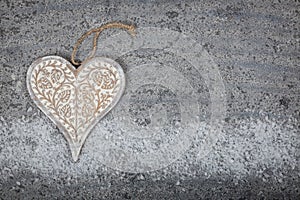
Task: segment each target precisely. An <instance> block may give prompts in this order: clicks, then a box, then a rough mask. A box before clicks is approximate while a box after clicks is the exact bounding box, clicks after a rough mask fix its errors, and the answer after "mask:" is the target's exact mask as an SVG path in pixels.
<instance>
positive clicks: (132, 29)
mask: <svg viewBox="0 0 300 200" xmlns="http://www.w3.org/2000/svg"><path fill="white" fill-rule="evenodd" d="M109 28H121V29H125V30H127V31H128V32H129V33H130V34H131V35H132V36H135V34H136V33H135V27H134V25H127V24H123V23H120V22H112V23H108V24H105V25H102V26H100V27H98V28H94V29H91V30H89V31H88V32H86V33H85V34H83V35H82V36H81V37H80V38H79V39H78V40H77V42H76V44H75V45H74V47H73V52H72V56H71V62H72V63H73V65H80V64H81V63H79V62H76V61H75V56H76V52H77V50H78V47H79V45H80V44H81V43H82V42H83V41H84V40H85V39H86V38H87V37H88V36H89V35H91V34H93V33H95V36H94V39H93V49H92V51H91V53H90V56H89V57H88V58H87V59H90V58H92V57H94V55H95V53H96V50H97V41H98V38H99V35H100V33H101V32H102V31H104V30H105V29H109Z"/></svg>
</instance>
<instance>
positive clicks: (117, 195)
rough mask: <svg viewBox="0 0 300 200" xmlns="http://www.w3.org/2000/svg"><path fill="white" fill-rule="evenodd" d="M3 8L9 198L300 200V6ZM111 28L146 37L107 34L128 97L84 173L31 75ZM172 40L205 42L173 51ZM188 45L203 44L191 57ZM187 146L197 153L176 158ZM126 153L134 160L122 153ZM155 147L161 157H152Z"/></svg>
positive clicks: (1, 153)
mask: <svg viewBox="0 0 300 200" xmlns="http://www.w3.org/2000/svg"><path fill="white" fill-rule="evenodd" d="M0 5H1V12H0V14H1V53H0V58H1V67H0V77H1V79H0V80H1V81H0V83H1V85H0V91H1V96H0V124H1V127H0V174H1V177H0V199H65V198H67V197H68V198H70V199H93V198H95V199H299V198H300V169H299V164H300V163H299V156H300V151H299V150H300V138H299V117H300V110H299V103H300V98H299V96H300V93H299V92H300V89H299V88H300V68H299V55H300V54H299V53H300V52H299V41H300V34H299V8H300V3H299V1H266V2H263V1H254V0H251V1H236V0H234V1H215V2H213V1H196V2H194V1H182V2H181V1H172V2H171V1H128V2H125V1H120V2H118V1H102V2H101V1H93V0H86V1H78V0H75V1H71V0H66V1H50V0H47V1H34V0H32V1H26V0H21V1H9V0H6V1H5V0H1V3H0ZM110 21H122V22H125V23H129V24H130V23H133V24H135V25H136V26H137V32H138V35H137V37H136V38H130V37H129V36H128V35H126V33H124V32H122V31H120V30H108V31H106V32H105V33H103V35H102V36H101V37H100V41H99V48H98V51H97V55H98V56H106V57H110V58H113V59H115V60H117V61H118V62H119V63H120V64H121V66H122V67H123V68H124V71H125V74H126V77H127V79H128V87H127V91H125V94H124V98H123V99H122V100H121V101H120V104H118V105H117V107H116V108H115V109H114V110H113V111H112V113H110V114H108V115H107V116H106V117H105V118H104V119H103V120H101V121H100V122H99V124H98V125H97V126H96V127H95V129H94V131H92V132H91V134H90V136H89V137H88V139H87V141H86V145H85V146H84V147H83V150H82V153H81V155H80V158H79V162H77V163H74V162H72V159H71V155H70V152H69V149H68V146H67V142H66V140H65V139H64V138H63V135H62V134H61V133H60V132H59V130H58V129H57V128H56V127H55V125H54V124H53V123H52V122H51V121H50V120H49V119H48V118H47V117H46V116H45V115H44V114H43V113H42V112H41V111H40V110H39V109H38V108H37V107H36V106H35V105H34V103H33V101H32V100H31V99H30V97H29V94H28V92H27V89H26V84H25V80H26V72H27V69H28V67H29V66H30V64H31V63H32V62H33V61H34V60H35V59H37V58H39V57H42V56H46V55H59V56H62V57H64V58H66V59H69V58H70V55H71V52H72V46H73V45H74V43H75V41H76V40H77V38H79V37H80V36H81V35H82V34H83V33H84V32H86V31H87V30H89V29H91V28H95V27H98V26H100V25H101V24H104V23H107V22H110ZM147 30H149V31H147ZM139 33H140V34H139ZM164 33H167V34H168V33H169V34H171V35H172V34H178V38H179V39H181V38H185V39H186V41H194V42H192V43H193V44H192V45H191V47H189V46H187V45H188V42H181V43H180V42H177V43H176V41H174V40H173V42H172V41H171V42H170V43H168V42H166V41H169V40H170V38H171V39H172V37H168V35H167V36H166V35H165V36H166V37H165V40H164V39H161V37H160V36H161V35H162V34H164ZM158 38H159V40H158ZM149 41H150V42H149ZM90 42H91V40H87V41H86V42H84V44H83V45H82V48H81V49H80V52H79V59H81V60H82V59H83V58H84V55H86V54H87V53H88V52H89V49H90V45H91V43H90ZM133 43H134V45H136V46H138V47H137V48H135V49H134V48H133V47H134V45H133ZM149 43H151V44H154V46H155V48H148V46H149ZM165 43H166V44H165ZM175 43H176V44H177V45H181V46H182V47H185V46H187V47H189V48H186V49H187V50H186V52H185V54H184V55H183V54H179V53H178V52H177V53H176V48H175V46H174V44H175ZM147 45H148V46H147ZM168 45H169V46H170V47H168ZM150 46H151V45H150ZM172 48H173V50H174V48H175V51H171V49H172ZM178 48H179V47H178ZM189 51H194V53H189ZM197 51H199V52H198V54H197ZM195 52H196V53H195ZM195 59H198V60H199V66H200V67H199V66H198V68H197V63H196V64H193V62H192V60H195ZM207 60H210V61H209V62H208V61H207ZM143 66H145V67H143ZM201 67H202V68H201ZM209 73H210V74H209ZM168 81H169V82H168ZM209 83H211V85H210V84H209ZM135 84H138V85H139V87H136V88H135ZM215 93H216V94H219V96H214V94H215ZM186 94H187V95H186ZM185 97H187V99H185ZM223 109H224V110H223ZM221 111H222V112H221ZM223 111H224V112H223ZM215 112H220V113H221V114H220V115H218V116H215V115H214V114H213V113H215ZM195 117H196V118H197V119H196V120H195V119H194V118H195ZM212 118H213V119H212ZM214 119H218V120H216V122H214V123H212V124H210V123H209V121H210V120H214ZM183 122H186V123H183ZM217 129H218V131H216V130H217ZM139 134H140V135H139ZM176 135H181V136H184V137H185V136H187V137H188V140H187V141H188V143H184V144H188V145H186V146H184V147H182V148H181V147H180V146H178V147H177V148H173V146H174V145H173V146H172V145H170V144H173V143H172V141H174V140H173V139H174V137H175V138H176V137H177V136H176ZM147 138H155V139H156V140H157V142H158V143H165V144H166V146H164V147H163V148H160V147H161V146H159V145H160V144H157V146H154V147H153V146H151V145H152V142H153V141H150V139H147ZM179 138H180V137H179ZM175 141H176V140H175ZM147 142H148V143H147ZM112 145H115V146H118V147H119V149H123V151H122V152H121V153H119V151H117V150H116V149H113V153H109V151H110V149H109V148H107V147H111V146H112ZM168 145H170V148H169V146H168ZM150 146H151V147H150ZM175 146H176V143H175ZM156 147H159V148H158V149H160V150H161V151H160V152H159V151H155V150H153V149H155V148H156ZM172 148H173V149H172ZM145 149H146V150H149V152H150V150H153V152H154V153H153V152H152V153H151V152H150V153H149V152H146V153H145V155H150V156H149V157H147V158H145V157H144V158H141V157H139V155H144V154H143V151H144V150H145ZM170 149H171V150H170ZM128 152H131V154H130V155H131V156H132V155H133V157H130V156H128V157H126V155H127V153H128ZM157 152H159V153H161V154H159V155H161V156H157V155H158V154H156V153H157ZM147 153H148V154H147ZM105 155H108V157H111V155H114V156H115V157H114V158H113V159H115V160H107V157H105ZM124 155H125V159H123V158H124ZM128 155H129V154H128ZM122 156H123V157H122ZM121 158H122V159H123V160H122V159H121ZM169 158H170V159H169ZM147 159H148V160H147ZM151 159H152V160H151ZM149 160H150V161H151V164H153V165H151V167H149V166H148V168H147V166H144V165H143V162H146V161H149ZM113 161H114V162H113ZM132 163H133V164H132ZM160 163H162V164H161V165H160ZM141 166H142V167H141ZM134 167H136V168H134ZM147 169H149V170H147Z"/></svg>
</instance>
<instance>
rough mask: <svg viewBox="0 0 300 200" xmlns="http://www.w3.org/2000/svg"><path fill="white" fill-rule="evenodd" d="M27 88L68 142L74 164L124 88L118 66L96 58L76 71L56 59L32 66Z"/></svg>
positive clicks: (46, 58)
mask: <svg viewBox="0 0 300 200" xmlns="http://www.w3.org/2000/svg"><path fill="white" fill-rule="evenodd" d="M27 88H28V90H29V93H30V96H31V98H32V99H33V100H34V102H35V103H36V104H37V106H38V107H39V108H40V109H41V110H42V111H43V112H44V113H45V114H46V115H47V116H48V117H49V118H50V119H51V120H52V121H53V122H54V123H55V124H56V125H57V127H58V128H59V129H60V131H61V132H62V133H63V134H64V136H65V138H66V139H67V141H68V143H69V145H70V149H71V153H72V157H73V160H74V161H77V160H78V156H79V153H80V150H81V148H82V146H83V144H84V142H85V140H86V138H87V136H88V134H89V132H90V131H91V129H92V128H93V127H94V126H95V124H96V123H97V122H98V121H99V120H100V119H101V118H102V117H103V116H105V115H106V114H107V113H108V112H109V111H110V110H111V109H112V108H113V107H114V106H115V105H116V104H117V102H118V101H119V100H120V98H121V96H122V94H123V91H124V88H125V76H124V72H123V70H122V68H121V66H120V65H119V64H118V63H117V62H115V61H113V60H111V59H108V58H103V57H95V58H92V59H89V60H87V61H85V62H84V63H82V64H81V66H80V67H79V68H78V69H76V68H75V67H74V66H73V65H72V64H71V63H69V62H68V61H67V60H65V59H64V58H61V57H59V56H47V57H43V58H40V59H38V60H36V61H35V62H33V63H32V65H31V66H30V68H29V70H28V73H27Z"/></svg>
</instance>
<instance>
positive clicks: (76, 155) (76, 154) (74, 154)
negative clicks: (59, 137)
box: [71, 147, 81, 162]
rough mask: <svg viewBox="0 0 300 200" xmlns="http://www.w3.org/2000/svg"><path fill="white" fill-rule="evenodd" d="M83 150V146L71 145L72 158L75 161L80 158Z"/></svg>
mask: <svg viewBox="0 0 300 200" xmlns="http://www.w3.org/2000/svg"><path fill="white" fill-rule="evenodd" d="M80 151H81V147H73V148H72V147H71V153H72V158H73V161H74V162H77V161H78V159H79V154H80Z"/></svg>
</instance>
